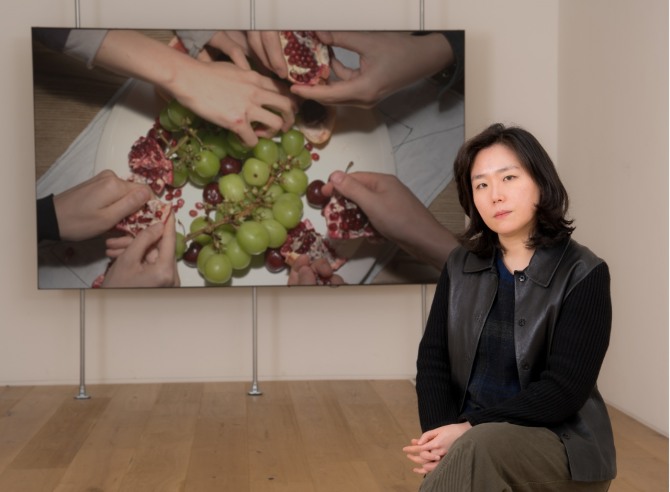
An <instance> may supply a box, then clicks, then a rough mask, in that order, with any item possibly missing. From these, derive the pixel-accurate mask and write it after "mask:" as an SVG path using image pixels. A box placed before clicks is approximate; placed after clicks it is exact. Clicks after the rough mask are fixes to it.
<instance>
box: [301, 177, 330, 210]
mask: <svg viewBox="0 0 670 492" xmlns="http://www.w3.org/2000/svg"><path fill="white" fill-rule="evenodd" d="M324 184H325V183H324V182H323V181H321V180H320V179H315V180H314V181H312V182H311V183H310V184H309V185H308V186H307V192H306V196H307V203H309V204H310V205H311V206H312V207H316V208H321V207H323V206H324V205H325V204H326V203H328V200H330V198H329V197H327V196H326V195H324V194H323V192H322V191H321V188H322V187H323V185H324Z"/></svg>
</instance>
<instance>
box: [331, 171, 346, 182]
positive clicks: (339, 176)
mask: <svg viewBox="0 0 670 492" xmlns="http://www.w3.org/2000/svg"><path fill="white" fill-rule="evenodd" d="M330 180H331V181H332V182H333V183H335V184H339V183H341V182H342V181H343V180H344V173H343V172H342V171H335V172H334V173H333V174H331V175H330Z"/></svg>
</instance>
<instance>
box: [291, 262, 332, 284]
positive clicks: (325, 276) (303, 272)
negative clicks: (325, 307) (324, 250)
mask: <svg viewBox="0 0 670 492" xmlns="http://www.w3.org/2000/svg"><path fill="white" fill-rule="evenodd" d="M318 279H321V280H320V281H321V282H325V283H327V284H329V285H342V284H344V280H343V279H342V277H340V276H339V275H336V274H335V272H334V271H333V269H332V268H331V266H330V265H329V264H328V262H327V261H326V259H325V258H319V259H317V260H316V261H314V262H310V260H309V256H307V255H300V256H299V257H298V258H297V259H296V260H295V261H294V262H293V264H292V265H291V271H290V272H289V275H288V285H316V284H317V280H318Z"/></svg>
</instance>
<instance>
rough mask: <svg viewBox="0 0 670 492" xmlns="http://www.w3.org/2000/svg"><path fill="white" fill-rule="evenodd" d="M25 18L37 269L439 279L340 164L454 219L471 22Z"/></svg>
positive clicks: (298, 280) (56, 283) (245, 282)
mask: <svg viewBox="0 0 670 492" xmlns="http://www.w3.org/2000/svg"><path fill="white" fill-rule="evenodd" d="M32 35H33V36H32V37H33V44H32V54H33V82H34V83H33V88H34V121H35V163H36V164H35V171H36V188H35V193H36V203H37V207H36V210H37V214H36V227H37V236H38V238H37V239H38V249H37V252H38V255H37V265H38V278H37V283H38V288H40V289H82V288H98V287H101V288H105V287H109V288H114V287H169V286H175V287H176V286H179V287H217V286H225V287H230V286H232V287H235V286H285V285H337V284H348V285H361V284H370V285H373V284H374V285H380V284H411V283H433V282H435V281H436V280H437V278H438V276H439V269H438V268H436V267H435V266H431V265H429V264H428V263H427V262H426V261H425V260H424V259H422V258H418V257H414V256H412V255H411V254H409V253H407V252H406V251H404V250H403V249H402V248H401V247H400V246H399V245H398V244H396V243H395V242H394V241H391V240H389V239H388V238H387V237H385V236H384V235H383V234H381V233H380V232H379V231H378V230H377V228H376V227H375V223H374V222H375V219H374V218H371V217H373V216H372V215H371V214H370V215H371V217H368V215H369V211H370V209H369V207H370V204H369V203H363V201H361V203H360V204H359V203H356V201H354V200H353V199H351V198H350V197H349V198H348V197H346V196H344V195H343V194H342V193H339V192H338V191H337V190H334V186H333V184H332V183H329V181H330V180H331V179H332V178H333V176H336V175H339V176H342V175H344V176H345V177H347V178H349V177H353V178H356V179H357V180H359V178H360V179H361V181H357V182H360V183H367V185H370V183H371V182H372V181H373V180H375V179H377V178H378V177H380V176H392V177H394V178H395V179H397V180H398V181H400V182H401V183H402V184H403V186H404V187H405V188H406V189H407V190H409V192H411V194H412V195H414V196H415V197H416V198H417V199H418V200H419V201H420V202H421V204H422V205H423V206H424V207H426V208H427V209H428V210H429V211H430V213H432V214H433V215H434V216H435V217H436V218H437V220H438V221H439V222H441V223H442V224H443V225H444V226H445V227H447V228H449V229H450V230H452V231H454V232H458V231H459V230H460V229H461V228H462V226H463V221H464V216H463V214H462V211H461V210H460V206H459V205H458V200H457V197H456V196H455V192H454V188H453V186H451V181H452V175H453V171H452V164H453V160H454V157H455V155H456V153H457V151H458V149H459V147H460V146H461V144H462V143H463V140H464V101H465V99H464V91H463V87H464V80H463V78H464V75H463V74H464V64H465V59H464V33H463V31H436V32H425V31H422V32H409V31H407V32H388V31H369V32H364V31H356V32H344V31H334V32H316V31H231V30H227V31H211V30H207V31H205V30H172V29H170V30H167V29H166V30H120V29H105V30H101V29H63V28H46V27H35V28H33V29H32ZM408 53H411V54H412V56H409V57H408V56H407V54H408ZM366 180H367V181H366ZM366 208H368V212H366ZM378 213H379V211H377V212H375V214H378ZM389 213H392V212H391V211H390V210H389ZM375 217H377V216H376V215H375ZM377 220H378V218H377ZM398 227H399V228H400V229H399V230H402V227H403V225H402V224H399V225H398ZM305 265H306V266H308V267H309V268H310V269H311V270H310V271H311V272H312V273H313V275H311V276H310V275H307V276H305V275H297V272H298V270H299V268H300V267H301V266H305Z"/></svg>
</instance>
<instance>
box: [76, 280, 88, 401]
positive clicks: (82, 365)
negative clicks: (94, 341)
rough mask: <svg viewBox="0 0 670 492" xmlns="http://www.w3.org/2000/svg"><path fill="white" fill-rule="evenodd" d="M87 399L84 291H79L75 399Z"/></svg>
mask: <svg viewBox="0 0 670 492" xmlns="http://www.w3.org/2000/svg"><path fill="white" fill-rule="evenodd" d="M89 398H91V397H90V396H89V395H88V394H87V393H86V289H79V394H78V395H77V396H75V399H77V400H88V399H89Z"/></svg>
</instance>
